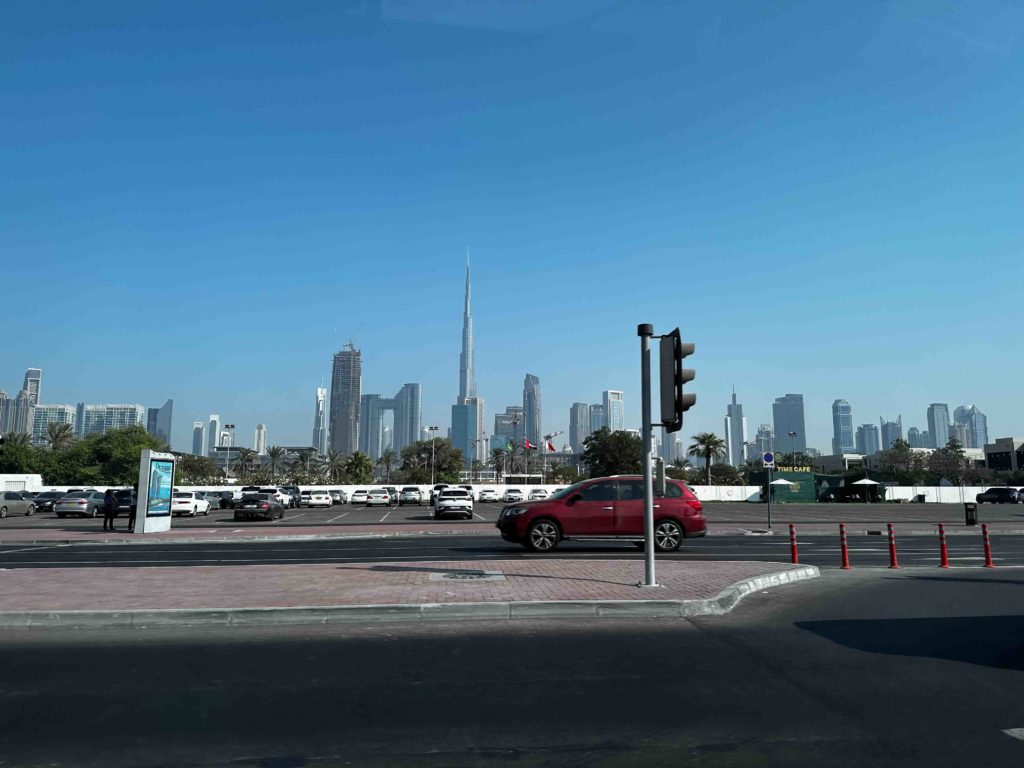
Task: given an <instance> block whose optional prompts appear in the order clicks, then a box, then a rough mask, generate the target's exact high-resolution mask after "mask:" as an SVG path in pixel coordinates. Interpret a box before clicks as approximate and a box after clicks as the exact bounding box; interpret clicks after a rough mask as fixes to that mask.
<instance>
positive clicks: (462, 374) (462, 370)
mask: <svg viewBox="0 0 1024 768" xmlns="http://www.w3.org/2000/svg"><path fill="white" fill-rule="evenodd" d="M469 298H470V282H469V256H468V255H467V256H466V296H465V299H464V301H463V305H462V351H461V352H460V353H459V399H458V400H456V401H455V402H456V403H458V404H460V405H461V404H462V403H464V402H465V400H466V398H467V397H476V371H475V370H474V368H473V311H472V308H471V306H470V300H469Z"/></svg>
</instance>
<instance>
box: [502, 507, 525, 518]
mask: <svg viewBox="0 0 1024 768" xmlns="http://www.w3.org/2000/svg"><path fill="white" fill-rule="evenodd" d="M525 513H526V510H525V509H523V508H522V507H509V508H508V509H506V510H505V511H504V512H502V513H501V514H502V517H519V516H520V515H522V514H525Z"/></svg>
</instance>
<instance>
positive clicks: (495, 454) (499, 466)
mask: <svg viewBox="0 0 1024 768" xmlns="http://www.w3.org/2000/svg"><path fill="white" fill-rule="evenodd" d="M506 458H508V451H506V450H505V449H504V448H491V464H493V465H494V473H495V476H496V477H497V478H498V482H499V483H500V482H501V475H502V471H503V470H504V468H505V459H506Z"/></svg>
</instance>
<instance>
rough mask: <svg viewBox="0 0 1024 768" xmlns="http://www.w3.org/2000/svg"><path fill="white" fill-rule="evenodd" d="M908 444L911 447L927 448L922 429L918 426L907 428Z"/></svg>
mask: <svg viewBox="0 0 1024 768" xmlns="http://www.w3.org/2000/svg"><path fill="white" fill-rule="evenodd" d="M907 445H909V446H910V447H911V448H927V447H928V446H926V445H925V444H924V436H923V435H922V434H921V430H920V429H918V428H917V427H911V428H910V429H908V430H907Z"/></svg>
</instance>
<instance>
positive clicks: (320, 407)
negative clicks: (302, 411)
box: [313, 387, 327, 456]
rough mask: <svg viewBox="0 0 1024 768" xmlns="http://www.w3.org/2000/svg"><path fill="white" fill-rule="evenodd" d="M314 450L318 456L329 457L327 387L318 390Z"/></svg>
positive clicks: (314, 420) (315, 407)
mask: <svg viewBox="0 0 1024 768" xmlns="http://www.w3.org/2000/svg"><path fill="white" fill-rule="evenodd" d="M313 449H314V450H315V451H316V453H317V456H326V455H327V387H317V388H316V400H315V402H314V405H313Z"/></svg>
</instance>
